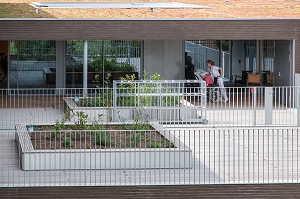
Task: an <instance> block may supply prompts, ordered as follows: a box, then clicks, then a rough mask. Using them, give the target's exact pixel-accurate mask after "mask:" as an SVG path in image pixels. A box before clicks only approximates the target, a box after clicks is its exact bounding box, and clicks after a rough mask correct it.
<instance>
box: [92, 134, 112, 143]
mask: <svg viewBox="0 0 300 199" xmlns="http://www.w3.org/2000/svg"><path fill="white" fill-rule="evenodd" d="M95 139H96V144H98V145H101V146H109V145H110V144H111V136H110V133H109V132H105V131H98V132H96V133H95Z"/></svg>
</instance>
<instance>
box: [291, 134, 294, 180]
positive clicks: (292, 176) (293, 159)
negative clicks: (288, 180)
mask: <svg viewBox="0 0 300 199" xmlns="http://www.w3.org/2000/svg"><path fill="white" fill-rule="evenodd" d="M291 141H292V182H294V128H293V129H292V140H291Z"/></svg>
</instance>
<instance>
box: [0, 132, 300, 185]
mask: <svg viewBox="0 0 300 199" xmlns="http://www.w3.org/2000/svg"><path fill="white" fill-rule="evenodd" d="M169 130H170V131H173V132H174V133H175V135H176V137H177V138H179V139H180V140H181V141H182V142H184V143H185V144H186V145H187V146H188V147H190V149H192V151H193V152H192V160H193V163H192V165H191V166H192V168H191V169H147V170H145V169H137V170H123V169H119V170H59V171H50V170H49V171H23V170H21V168H20V162H19V155H18V154H19V152H18V150H17V147H16V144H15V140H14V132H13V131H1V132H0V143H1V147H0V149H1V150H0V151H1V152H0V186H48V185H52V186H64V185H65V186H76V185H85V186H87V185H150V184H151V185H155V184H210V183H212V184H215V183H255V182H256V183H257V182H265V183H267V182H297V181H298V180H299V176H298V175H299V173H298V165H299V156H298V151H299V148H300V145H297V144H296V143H295V140H297V139H298V136H299V135H298V132H297V133H296V131H295V133H293V134H288V133H287V131H288V129H286V130H284V131H281V130H279V131H278V130H277V131H276V129H275V130H274V131H270V132H268V134H266V133H259V130H257V131H254V132H253V133H249V132H245V131H241V132H238V131H236V130H230V131H226V132H225V133H222V131H224V129H223V130H220V131H221V133H220V131H219V133H216V132H214V133H213V132H210V130H209V131H208V129H199V128H184V129H182V128H169ZM260 132H261V131H260ZM271 140H273V142H271ZM274 140H275V141H274ZM293 140H294V141H293ZM297 143H298V142H297ZM87 155H88V154H87Z"/></svg>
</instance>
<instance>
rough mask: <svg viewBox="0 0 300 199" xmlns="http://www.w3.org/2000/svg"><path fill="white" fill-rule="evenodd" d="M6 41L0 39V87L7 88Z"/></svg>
mask: <svg viewBox="0 0 300 199" xmlns="http://www.w3.org/2000/svg"><path fill="white" fill-rule="evenodd" d="M7 57H8V41H0V89H6V88H7V68H8V59H7Z"/></svg>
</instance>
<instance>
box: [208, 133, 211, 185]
mask: <svg viewBox="0 0 300 199" xmlns="http://www.w3.org/2000/svg"><path fill="white" fill-rule="evenodd" d="M210 132H211V131H210V130H208V168H209V170H210V169H211V166H210ZM208 183H209V184H210V171H209V172H208Z"/></svg>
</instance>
